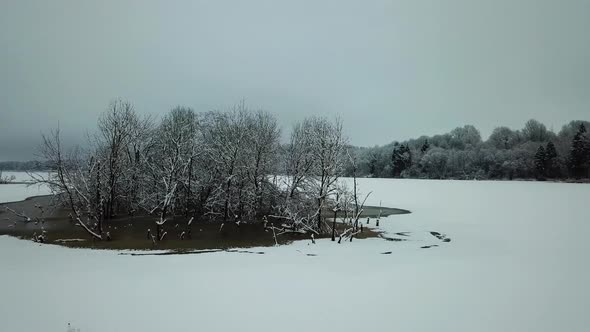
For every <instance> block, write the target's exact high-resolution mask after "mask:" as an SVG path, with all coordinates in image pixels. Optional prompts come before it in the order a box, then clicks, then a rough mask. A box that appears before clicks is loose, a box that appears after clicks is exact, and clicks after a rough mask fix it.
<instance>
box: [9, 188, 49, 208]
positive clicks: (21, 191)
mask: <svg viewBox="0 0 590 332" xmlns="http://www.w3.org/2000/svg"><path fill="white" fill-rule="evenodd" d="M50 193H51V192H50V190H49V188H47V187H46V186H37V185H26V184H0V203H6V202H15V201H22V200H23V199H25V198H27V197H31V196H39V195H48V194H50Z"/></svg>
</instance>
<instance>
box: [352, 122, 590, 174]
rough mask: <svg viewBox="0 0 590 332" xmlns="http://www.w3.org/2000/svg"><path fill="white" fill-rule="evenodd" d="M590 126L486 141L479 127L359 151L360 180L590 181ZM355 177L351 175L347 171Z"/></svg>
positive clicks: (530, 126)
mask: <svg viewBox="0 0 590 332" xmlns="http://www.w3.org/2000/svg"><path fill="white" fill-rule="evenodd" d="M587 129H590V122H588V121H571V122H570V123H568V124H566V125H564V126H563V127H562V128H561V130H560V131H559V132H558V133H555V132H553V131H551V130H548V129H547V128H546V126H545V125H544V124H542V123H540V122H539V121H537V120H529V121H528V122H526V124H525V125H524V128H522V129H519V130H513V129H510V128H507V127H498V128H496V129H494V131H493V132H492V134H491V135H490V137H489V138H488V139H487V140H485V141H484V140H483V139H482V137H481V134H480V132H479V130H477V129H476V128H475V127H474V126H470V125H468V126H464V127H458V128H456V129H453V130H452V131H451V132H450V133H446V134H442V135H435V136H431V137H428V136H422V137H420V138H417V139H410V140H407V141H404V142H393V143H391V144H388V145H385V146H376V147H372V148H356V149H355V153H356V154H357V156H358V160H359V162H358V171H357V172H358V175H360V176H367V177H402V178H427V179H539V180H544V179H583V178H585V179H588V178H589V177H590V172H589V168H590V139H589V135H588V133H587ZM347 173H348V174H351V171H350V170H349V171H347Z"/></svg>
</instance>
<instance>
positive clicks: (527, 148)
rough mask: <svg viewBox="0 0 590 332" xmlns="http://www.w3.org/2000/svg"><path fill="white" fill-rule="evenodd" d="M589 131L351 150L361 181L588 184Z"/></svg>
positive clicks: (457, 137)
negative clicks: (577, 181)
mask: <svg viewBox="0 0 590 332" xmlns="http://www.w3.org/2000/svg"><path fill="white" fill-rule="evenodd" d="M588 129H590V122H588V121H571V122H570V123H568V124H566V125H564V126H563V127H562V128H561V130H560V131H559V132H558V133H555V132H553V131H551V130H548V129H547V127H546V126H545V125H544V124H542V123H540V122H539V121H537V120H529V121H527V122H526V124H525V126H524V128H522V129H520V130H513V129H510V128H508V127H498V128H496V129H494V131H493V132H492V134H491V135H490V137H489V138H488V139H487V140H486V141H484V140H483V139H482V137H481V134H480V132H479V130H477V129H476V128H475V127H474V126H471V125H466V126H464V127H458V128H455V129H453V130H452V131H451V132H450V133H446V134H442V135H435V136H431V137H429V136H421V137H419V138H416V139H410V140H407V141H404V142H393V143H390V144H387V145H384V146H375V147H371V148H364V147H354V146H351V147H350V148H349V149H350V152H351V155H352V156H355V157H356V160H357V162H356V167H357V170H356V173H357V176H360V177H377V178H419V179H539V180H544V179H556V180H561V179H588V178H590V134H589V133H588V132H587V130H588ZM281 153H284V151H281ZM49 169H50V166H49V164H48V163H47V162H43V161H24V162H23V161H5V162H0V170H5V171H43V170H49ZM352 174H353V169H352V166H351V165H348V166H347V167H346V169H345V175H347V176H352Z"/></svg>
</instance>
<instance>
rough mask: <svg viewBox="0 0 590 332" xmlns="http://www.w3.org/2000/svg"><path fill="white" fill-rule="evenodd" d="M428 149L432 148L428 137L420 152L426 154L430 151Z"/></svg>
mask: <svg viewBox="0 0 590 332" xmlns="http://www.w3.org/2000/svg"><path fill="white" fill-rule="evenodd" d="M428 149H430V143H428V139H426V140H425V141H424V144H422V148H420V152H422V154H424V153H425V152H426V151H428Z"/></svg>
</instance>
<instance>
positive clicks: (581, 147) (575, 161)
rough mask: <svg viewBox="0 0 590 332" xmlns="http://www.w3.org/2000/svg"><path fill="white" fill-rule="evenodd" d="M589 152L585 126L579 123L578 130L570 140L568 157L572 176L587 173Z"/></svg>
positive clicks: (581, 175) (585, 174)
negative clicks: (570, 146)
mask: <svg viewBox="0 0 590 332" xmlns="http://www.w3.org/2000/svg"><path fill="white" fill-rule="evenodd" d="M589 154H590V147H589V143H588V138H587V137H586V127H585V126H584V124H580V127H579V128H578V132H577V133H576V135H575V136H574V138H573V140H572V148H571V150H570V158H569V167H570V171H571V174H572V175H573V176H574V177H576V178H580V177H583V176H587V175H588V171H587V170H588V163H589V161H590V160H589V159H590V158H589Z"/></svg>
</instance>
